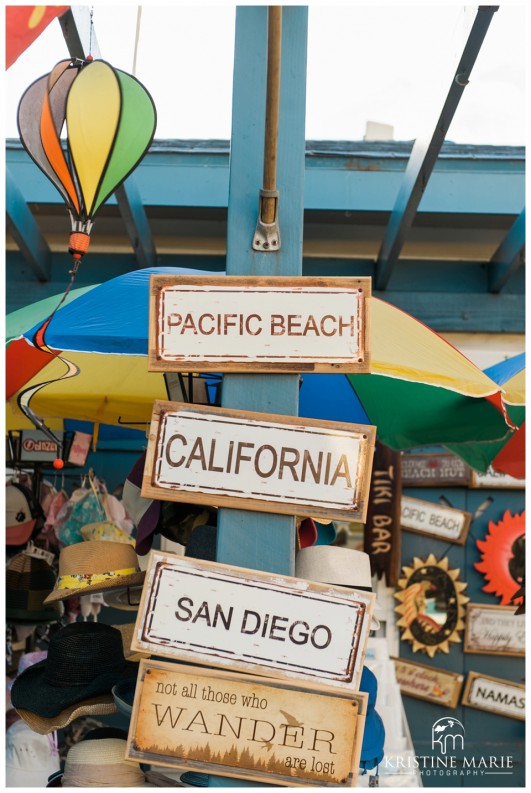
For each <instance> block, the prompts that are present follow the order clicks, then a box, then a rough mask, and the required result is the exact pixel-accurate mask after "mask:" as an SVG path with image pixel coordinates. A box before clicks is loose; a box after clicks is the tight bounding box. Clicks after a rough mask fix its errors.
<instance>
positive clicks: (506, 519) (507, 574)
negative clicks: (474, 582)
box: [474, 509, 525, 606]
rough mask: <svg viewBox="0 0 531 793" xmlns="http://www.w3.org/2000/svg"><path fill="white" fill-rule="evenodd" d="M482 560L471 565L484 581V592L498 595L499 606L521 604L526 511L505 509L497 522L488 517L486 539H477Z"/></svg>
mask: <svg viewBox="0 0 531 793" xmlns="http://www.w3.org/2000/svg"><path fill="white" fill-rule="evenodd" d="M476 545H477V547H478V549H479V551H480V553H481V561H480V562H475V564H474V567H475V569H476V570H477V571H478V572H479V573H482V574H483V576H484V578H485V581H486V582H487V583H486V584H485V586H484V587H483V592H489V593H491V594H493V595H495V596H496V597H499V598H500V600H499V604H500V606H509V605H511V603H513V602H514V603H515V604H516V605H521V600H520V598H523V594H524V593H523V592H520V593H518V592H517V590H518V589H519V588H522V587H523V585H524V576H525V510H524V511H523V512H520V514H517V515H512V514H511V513H510V512H509V510H508V509H507V510H505V512H504V514H503V517H502V519H501V520H500V521H499V522H498V523H494V521H492V520H489V528H488V532H487V535H486V537H485V539H483V540H476Z"/></svg>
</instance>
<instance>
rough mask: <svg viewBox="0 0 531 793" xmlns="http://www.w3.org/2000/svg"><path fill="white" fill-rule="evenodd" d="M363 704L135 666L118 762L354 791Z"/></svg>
mask: <svg viewBox="0 0 531 793" xmlns="http://www.w3.org/2000/svg"><path fill="white" fill-rule="evenodd" d="M366 698H367V694H362V693H360V692H357V693H356V692H349V693H346V692H334V691H327V692H325V691H319V690H316V689H313V688H309V689H308V688H304V689H302V688H301V687H300V686H298V685H290V684H288V683H286V682H285V681H280V680H272V679H267V678H262V677H255V676H253V675H242V674H238V673H235V672H227V671H223V672H222V671H219V670H214V669H204V668H198V667H194V666H185V665H183V666H181V665H176V664H171V663H165V662H163V661H146V660H143V661H141V662H140V667H139V674H138V679H137V686H136V691H135V699H134V703H133V712H132V714H131V723H130V727H129V736H128V741H127V749H126V759H128V760H134V761H137V762H140V763H155V764H157V765H164V766H169V767H173V768H183V769H187V770H188V771H190V770H195V771H200V772H207V773H208V772H210V773H214V774H219V775H220V776H230V777H236V778H240V779H246V780H249V781H251V780H258V781H262V782H264V781H266V782H268V783H271V784H280V785H288V786H293V785H295V786H300V785H305V786H313V787H317V786H323V787H326V786H328V785H333V786H334V787H353V786H354V785H355V782H356V775H357V772H358V768H359V757H360V752H361V743H362V740H363V727H364V724H365V713H366V702H367V699H366Z"/></svg>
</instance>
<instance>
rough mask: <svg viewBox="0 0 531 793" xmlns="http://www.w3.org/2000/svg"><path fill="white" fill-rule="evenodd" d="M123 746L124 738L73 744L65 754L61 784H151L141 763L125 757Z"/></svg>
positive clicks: (121, 786) (129, 785) (114, 785)
mask: <svg viewBox="0 0 531 793" xmlns="http://www.w3.org/2000/svg"><path fill="white" fill-rule="evenodd" d="M126 746H127V742H126V741H125V739H123V738H99V739H97V740H84V741H80V742H79V743H76V744H74V745H73V746H72V747H71V748H70V750H69V752H68V754H67V756H66V760H65V768H64V772H63V776H62V779H61V782H60V786H61V787H114V788H124V787H152V785H151V784H150V783H148V782H147V780H146V775H145V774H144V772H143V771H142V769H141V767H140V765H139V764H138V763H135V762H133V761H132V760H125V759H124V758H125V752H126ZM56 782H57V779H56ZM58 786H59V785H57V784H54V785H53V787H58Z"/></svg>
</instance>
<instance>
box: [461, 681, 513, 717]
mask: <svg viewBox="0 0 531 793" xmlns="http://www.w3.org/2000/svg"><path fill="white" fill-rule="evenodd" d="M462 704H463V705H468V707H470V708H478V709H479V710H487V711H489V713H498V714H499V715H500V716H508V717H509V718H512V719H519V720H520V721H525V687H524V686H523V685H521V684H520V683H513V682H512V680H502V679H501V678H499V677H491V676H490V675H482V674H480V673H479V672H469V673H468V677H467V681H466V686H465V690H464V692H463V699H462Z"/></svg>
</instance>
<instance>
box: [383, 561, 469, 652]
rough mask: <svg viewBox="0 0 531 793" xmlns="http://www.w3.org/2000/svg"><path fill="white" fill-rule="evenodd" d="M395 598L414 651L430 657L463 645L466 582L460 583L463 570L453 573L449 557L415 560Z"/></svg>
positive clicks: (404, 569)
mask: <svg viewBox="0 0 531 793" xmlns="http://www.w3.org/2000/svg"><path fill="white" fill-rule="evenodd" d="M402 574H403V577H402V578H400V580H399V581H398V587H397V591H396V592H395V595H394V596H395V598H396V599H397V600H398V601H399V603H400V605H398V606H396V607H395V611H397V612H398V614H400V619H399V620H398V622H397V623H396V624H397V625H398V626H399V627H400V628H403V633H402V636H401V638H402V639H404V640H408V641H410V642H411V645H412V649H413V652H414V653H416V652H418V650H422V651H423V652H425V653H427V655H428V656H429V657H430V658H433V657H434V655H435V654H436V653H438V652H444V653H449V652H450V644H451V643H453V642H456V643H459V642H461V634H462V632H463V630H464V628H465V623H464V616H465V608H464V604H465V603H467V602H468V600H469V598H468V597H466V596H465V595H463V591H464V590H465V589H466V586H467V585H466V583H464V582H463V581H460V580H459V570H457V569H456V570H452V569H451V568H450V566H449V561H448V557H444V558H443V559H439V560H437V558H436V557H435V555H434V554H432V553H430V554H429V556H428V558H427V559H419V558H418V557H416V556H415V557H414V559H413V564H412V565H410V566H408V567H403V568H402Z"/></svg>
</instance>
